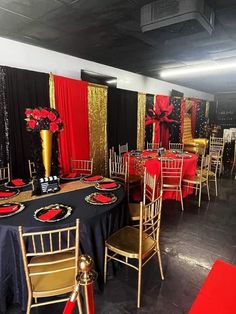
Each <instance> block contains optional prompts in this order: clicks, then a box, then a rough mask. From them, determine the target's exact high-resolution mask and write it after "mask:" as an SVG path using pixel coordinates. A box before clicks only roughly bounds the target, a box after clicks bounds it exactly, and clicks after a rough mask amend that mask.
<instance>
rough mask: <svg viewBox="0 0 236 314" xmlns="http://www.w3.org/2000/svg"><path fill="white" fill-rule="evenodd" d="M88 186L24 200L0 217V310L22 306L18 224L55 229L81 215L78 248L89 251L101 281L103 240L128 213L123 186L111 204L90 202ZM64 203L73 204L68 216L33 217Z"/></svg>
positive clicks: (24, 295) (32, 228) (24, 290)
mask: <svg viewBox="0 0 236 314" xmlns="http://www.w3.org/2000/svg"><path fill="white" fill-rule="evenodd" d="M95 191H96V190H95V188H94V187H88V188H85V189H80V190H76V191H72V192H67V193H62V194H57V195H53V196H49V197H46V198H40V199H38V200H34V201H28V202H25V203H24V204H25V206H26V207H25V209H24V210H23V211H22V212H21V213H19V214H17V215H15V216H12V217H6V218H1V219H0V260H1V262H0V307H1V308H0V311H3V312H5V311H6V305H7V303H9V302H10V303H19V304H20V305H21V307H22V310H25V308H26V303H27V288H26V282H25V274H24V267H23V261H22V258H21V251H20V244H19V237H18V226H20V225H22V226H23V227H24V231H28V232H29V231H37V230H47V229H52V228H53V229H55V228H58V227H60V226H62V227H65V226H69V225H73V224H74V223H75V219H76V218H79V219H80V249H81V252H82V253H85V254H89V255H90V256H91V257H92V258H93V260H94V263H95V270H96V271H97V272H98V284H100V285H101V283H102V276H103V262H104V249H105V248H104V247H105V246H104V244H105V240H106V239H107V237H108V236H109V235H110V234H112V233H113V232H114V231H116V230H117V229H119V228H121V227H122V226H124V225H126V224H127V223H128V213H127V209H126V208H125V205H124V203H125V202H124V191H123V189H122V188H120V189H118V190H116V191H113V193H114V194H115V195H116V196H117V197H118V200H117V201H116V202H115V203H113V204H111V205H102V206H99V205H90V204H88V203H87V202H86V201H85V200H84V199H85V196H87V195H89V194H90V193H93V192H95ZM55 203H60V204H65V205H68V206H71V207H72V208H73V212H72V214H71V216H69V217H68V218H67V219H65V220H62V221H60V222H57V223H43V222H40V221H37V220H35V219H34V217H33V214H34V211H35V210H36V209H38V208H40V207H43V206H47V205H50V204H55Z"/></svg>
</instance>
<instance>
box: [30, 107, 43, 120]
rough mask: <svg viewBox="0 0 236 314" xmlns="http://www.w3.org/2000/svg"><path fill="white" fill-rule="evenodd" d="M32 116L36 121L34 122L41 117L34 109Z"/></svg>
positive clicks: (39, 112)
mask: <svg viewBox="0 0 236 314" xmlns="http://www.w3.org/2000/svg"><path fill="white" fill-rule="evenodd" d="M32 116H33V117H34V118H35V119H36V120H40V119H41V117H42V115H41V111H40V110H39V109H34V110H33V111H32Z"/></svg>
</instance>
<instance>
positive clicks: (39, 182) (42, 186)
mask: <svg viewBox="0 0 236 314" xmlns="http://www.w3.org/2000/svg"><path fill="white" fill-rule="evenodd" d="M58 191H60V185H59V179H58V177H57V176H50V177H45V178H40V179H35V180H34V181H33V195H42V194H48V193H56V192H58Z"/></svg>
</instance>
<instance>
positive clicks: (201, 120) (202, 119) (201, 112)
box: [195, 101, 207, 138]
mask: <svg viewBox="0 0 236 314" xmlns="http://www.w3.org/2000/svg"><path fill="white" fill-rule="evenodd" d="M205 114H206V102H205V101H201V102H199V103H198V104H197V117H196V131H195V135H196V137H203V138H205V137H207V129H206V127H207V119H206V115H205Z"/></svg>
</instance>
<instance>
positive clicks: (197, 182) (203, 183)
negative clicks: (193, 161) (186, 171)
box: [183, 156, 210, 207]
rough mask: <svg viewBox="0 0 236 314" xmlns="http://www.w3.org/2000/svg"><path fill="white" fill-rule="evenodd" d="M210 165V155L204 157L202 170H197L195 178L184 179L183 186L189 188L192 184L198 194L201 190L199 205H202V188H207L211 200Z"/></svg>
mask: <svg viewBox="0 0 236 314" xmlns="http://www.w3.org/2000/svg"><path fill="white" fill-rule="evenodd" d="M209 165H210V157H209V156H206V157H202V160H201V168H200V171H199V170H197V171H196V174H195V176H194V178H187V177H185V178H184V179H183V186H185V187H187V188H189V186H192V187H193V188H194V189H195V191H196V194H197V192H199V196H198V207H200V206H201V197H202V188H203V187H206V188H207V195H208V200H210V193H209V182H208V174H209Z"/></svg>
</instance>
